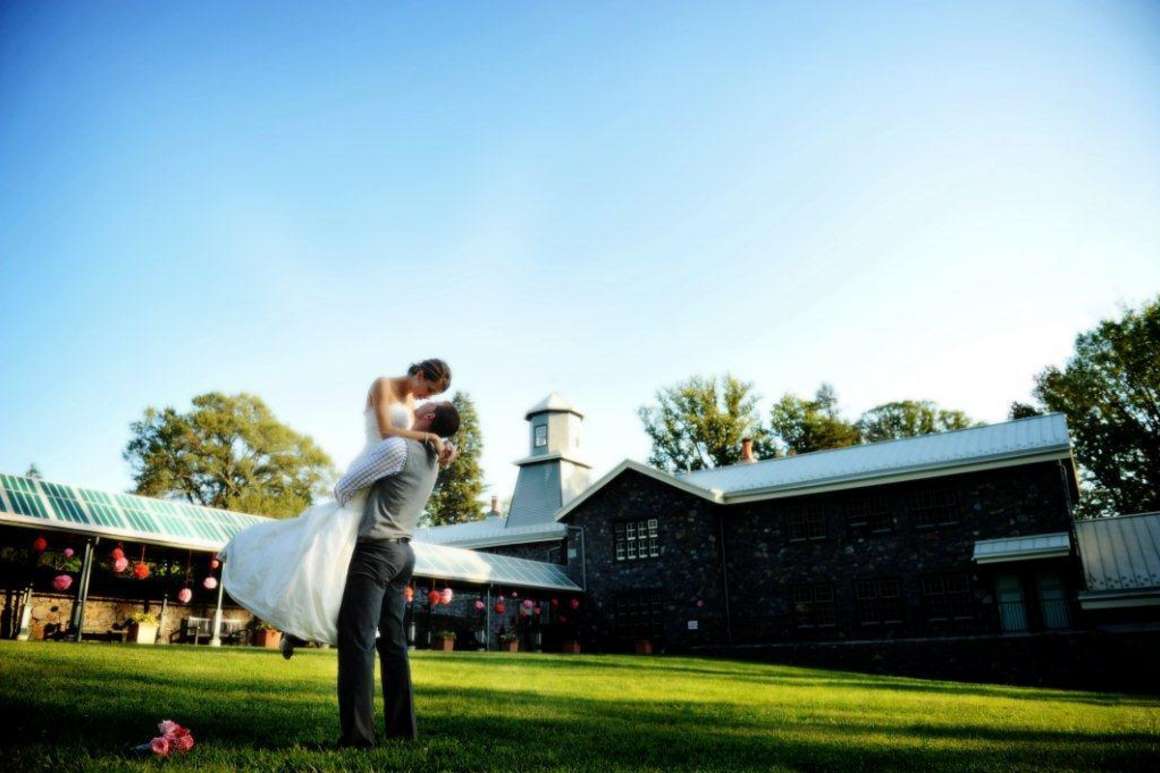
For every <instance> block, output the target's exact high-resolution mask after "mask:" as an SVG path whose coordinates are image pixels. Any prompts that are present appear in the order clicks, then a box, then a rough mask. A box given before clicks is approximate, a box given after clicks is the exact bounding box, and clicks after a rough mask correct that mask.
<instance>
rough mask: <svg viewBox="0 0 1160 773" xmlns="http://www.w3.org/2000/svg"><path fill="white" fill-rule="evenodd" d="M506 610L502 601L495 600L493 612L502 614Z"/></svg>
mask: <svg viewBox="0 0 1160 773" xmlns="http://www.w3.org/2000/svg"><path fill="white" fill-rule="evenodd" d="M506 611H507V607H506V606H504V603H503V602H502V601H497V602H495V613H496V614H497V615H502V614H503V613H504V612H506Z"/></svg>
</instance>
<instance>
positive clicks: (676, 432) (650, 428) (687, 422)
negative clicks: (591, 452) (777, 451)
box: [637, 373, 767, 472]
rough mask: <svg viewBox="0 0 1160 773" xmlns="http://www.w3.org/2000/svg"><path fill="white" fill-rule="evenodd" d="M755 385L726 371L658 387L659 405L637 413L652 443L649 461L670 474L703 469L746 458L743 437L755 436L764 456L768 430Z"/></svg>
mask: <svg viewBox="0 0 1160 773" xmlns="http://www.w3.org/2000/svg"><path fill="white" fill-rule="evenodd" d="M752 389H753V385H752V384H751V383H749V382H746V381H741V380H739V379H736V378H734V377H733V376H731V375H729V374H728V373H726V374H725V375H724V376H723V377H721V378H720V379H718V378H717V377H716V376H713V377H710V378H704V377H701V376H693V377H691V378H688V379H686V380H685V381H681V382H678V383H676V384H674V385H672V386H668V387H664V388H662V389H660V390H658V391H657V393H656V400H657V403H658V404H657V405H655V406H653V405H642V406H641V407H640V408H638V409H637V415H638V416H639V417H640V420H641V423H643V424H644V431H645V434H647V435H648V436H649V439H650V440H651V441H652V452H651V453H650V454H649V460H648V461H649V464H651V465H653V466H655V467H659V468H661V469H663V470H668V471H669V472H677V471H682V470H703V469H707V468H710V467H717V466H720V465H726V464H733V463H734V462H738V461H740V460H741V440H742V439H743V438H746V437H750V438H752V439H753V440H754V442H755V445H756V447H757V448H758V452H759V454H760V453H761V450H762V449H763V448H764V447H765V442H766V441H767V433H766V432H765V430H764V429H763V428H762V427H761V422H760V418H759V416H758V413H757V400H758V396H757V395H755V394H752Z"/></svg>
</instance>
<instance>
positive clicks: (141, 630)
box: [129, 612, 157, 644]
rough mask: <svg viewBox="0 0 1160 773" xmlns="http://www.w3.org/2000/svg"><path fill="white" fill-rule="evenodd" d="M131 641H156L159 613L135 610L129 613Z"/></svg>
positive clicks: (140, 642) (142, 642) (141, 642)
mask: <svg viewBox="0 0 1160 773" xmlns="http://www.w3.org/2000/svg"><path fill="white" fill-rule="evenodd" d="M129 641H131V642H133V643H134V644H153V643H154V642H156V641H157V615H155V614H153V613H152V612H134V613H133V614H131V615H129Z"/></svg>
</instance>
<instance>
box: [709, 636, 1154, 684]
mask: <svg viewBox="0 0 1160 773" xmlns="http://www.w3.org/2000/svg"><path fill="white" fill-rule="evenodd" d="M1158 649H1160V629H1157V628H1155V627H1153V628H1152V629H1151V630H1148V629H1139V630H1130V631H1116V632H1114V633H1112V632H1105V631H1059V632H1049V633H1034V634H1020V635H1005V636H975V637H945V638H941V639H938V640H937V641H933V640H931V639H898V640H891V641H876V642H796V643H787V644H766V645H757V646H743V647H716V648H703V649H698V650H695V654H700V655H718V656H724V657H728V658H731V659H748V660H761V661H764V662H771V663H786V664H790V665H799V666H810V667H815V668H828V669H841V670H845V671H855V672H863V673H871V674H895V675H903V676H914V677H923V678H932V679H953V680H961V681H967V682H987V683H990V684H996V683H999V684H1019V685H1035V686H1043V687H1064V688H1072V689H1084V690H1099V691H1109V690H1112V691H1121V692H1135V693H1149V694H1157V693H1160V660H1158V659H1157V658H1156V656H1155V653H1156V652H1157V650H1158ZM850 677H851V678H852V679H857V674H851V675H850ZM929 689H931V690H935V691H944V690H945V691H947V692H965V691H969V690H971V689H975V688H963V687H955V686H946V687H939V686H937V685H935V686H932V687H930V688H929ZM989 689H991V690H993V689H995V688H989ZM1015 697H1023V696H1015Z"/></svg>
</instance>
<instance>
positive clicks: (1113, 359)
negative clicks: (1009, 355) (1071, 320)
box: [1034, 297, 1160, 516]
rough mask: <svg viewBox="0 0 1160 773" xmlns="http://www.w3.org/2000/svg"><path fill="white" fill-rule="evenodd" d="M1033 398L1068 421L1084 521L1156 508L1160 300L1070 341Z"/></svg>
mask: <svg viewBox="0 0 1160 773" xmlns="http://www.w3.org/2000/svg"><path fill="white" fill-rule="evenodd" d="M1034 394H1035V397H1036V399H1037V400H1038V401H1039V402H1040V403H1041V404H1042V405H1043V406H1044V407H1045V408H1046V409H1047V410H1049V411H1060V412H1062V413H1064V414H1066V415H1067V423H1068V427H1069V429H1070V430H1071V437H1072V440H1073V441H1074V444H1075V455H1076V459H1077V460H1078V461H1079V464H1080V468H1081V471H1082V475H1083V480H1084V484H1085V485H1084V488H1085V492H1084V494H1085V496H1084V497H1083V498H1082V499H1081V501H1080V505H1079V508H1078V512H1079V514H1080V515H1081V516H1094V515H1110V514H1113V513H1136V512H1143V511H1149V510H1160V297H1157V298H1156V300H1154V301H1152V302H1151V303H1146V304H1144V306H1143V307H1141V308H1140V309H1139V310H1126V311H1125V312H1124V316H1123V318H1122V319H1119V320H1104V321H1103V322H1100V324H1099V325H1097V326H1096V327H1095V328H1094V329H1093V330H1089V331H1087V332H1084V333H1080V334H1079V336H1077V337H1076V339H1075V353H1074V354H1073V355H1072V357H1071V358H1070V359H1069V360H1068V361H1067V364H1066V365H1065V367H1064V368H1063V370H1060V369H1059V368H1056V367H1054V366H1053V367H1048V368H1046V369H1045V370H1043V371H1042V372H1041V373H1040V374H1039V375H1038V376H1036V386H1035V390H1034Z"/></svg>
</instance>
